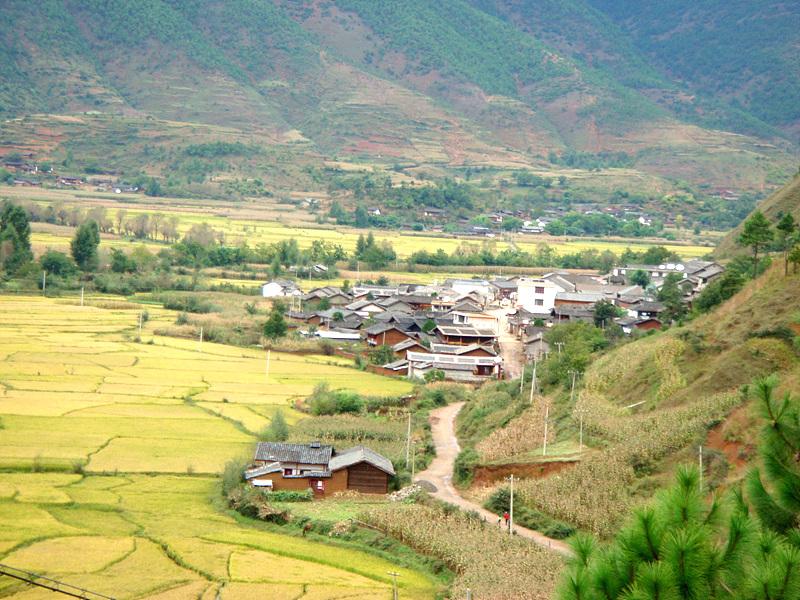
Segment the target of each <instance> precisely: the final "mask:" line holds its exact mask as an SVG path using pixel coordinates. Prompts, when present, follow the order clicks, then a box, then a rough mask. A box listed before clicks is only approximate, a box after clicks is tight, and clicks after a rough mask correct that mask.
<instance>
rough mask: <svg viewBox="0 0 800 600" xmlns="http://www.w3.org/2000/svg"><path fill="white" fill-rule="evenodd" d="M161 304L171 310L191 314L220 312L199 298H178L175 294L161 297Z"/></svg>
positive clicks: (188, 296)
mask: <svg viewBox="0 0 800 600" xmlns="http://www.w3.org/2000/svg"><path fill="white" fill-rule="evenodd" d="M160 301H161V304H163V305H164V308H166V309H169V310H178V311H181V312H191V313H210V312H219V308H217V307H216V306H214V305H213V304H211V302H209V301H208V300H204V299H202V298H198V297H197V296H190V295H187V296H176V295H173V294H163V295H162V296H161V297H160Z"/></svg>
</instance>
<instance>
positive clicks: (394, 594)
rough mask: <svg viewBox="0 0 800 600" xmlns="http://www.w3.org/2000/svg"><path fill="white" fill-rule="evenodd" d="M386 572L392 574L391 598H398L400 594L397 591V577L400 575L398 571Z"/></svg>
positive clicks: (395, 599)
mask: <svg viewBox="0 0 800 600" xmlns="http://www.w3.org/2000/svg"><path fill="white" fill-rule="evenodd" d="M388 573H389V575H391V576H392V600H399V598H400V596H399V595H398V593H397V578H398V577H400V573H397V572H395V571H388Z"/></svg>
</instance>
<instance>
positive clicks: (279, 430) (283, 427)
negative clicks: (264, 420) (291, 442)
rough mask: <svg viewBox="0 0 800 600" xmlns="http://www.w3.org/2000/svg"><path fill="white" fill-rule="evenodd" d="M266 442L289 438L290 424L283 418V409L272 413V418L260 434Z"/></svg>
mask: <svg viewBox="0 0 800 600" xmlns="http://www.w3.org/2000/svg"><path fill="white" fill-rule="evenodd" d="M259 437H260V438H261V440H262V441H265V442H285V441H286V440H288V439H289V426H288V425H287V424H286V419H284V418H283V411H281V410H277V411H275V414H274V415H272V420H271V421H270V422H269V425H267V426H266V427H265V428H264V431H262V432H261V435H260V436H259Z"/></svg>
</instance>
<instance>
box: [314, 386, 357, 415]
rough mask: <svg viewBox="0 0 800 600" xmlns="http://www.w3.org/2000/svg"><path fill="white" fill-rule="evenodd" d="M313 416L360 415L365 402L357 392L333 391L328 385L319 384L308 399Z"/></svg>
mask: <svg viewBox="0 0 800 600" xmlns="http://www.w3.org/2000/svg"><path fill="white" fill-rule="evenodd" d="M308 405H309V407H310V409H311V414H313V415H317V416H318V415H338V414H342V413H359V412H361V411H363V410H364V400H362V398H361V397H360V396H359V395H358V394H356V393H355V392H349V391H346V390H339V391H335V392H333V391H331V390H330V389H329V388H328V384H327V383H324V382H323V383H319V384H317V386H316V387H315V388H314V392H313V393H312V394H311V396H310V397H309V399H308Z"/></svg>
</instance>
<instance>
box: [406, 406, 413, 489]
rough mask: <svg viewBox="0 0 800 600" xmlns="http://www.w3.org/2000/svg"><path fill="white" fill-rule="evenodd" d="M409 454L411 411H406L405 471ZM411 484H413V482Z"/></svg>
mask: <svg viewBox="0 0 800 600" xmlns="http://www.w3.org/2000/svg"><path fill="white" fill-rule="evenodd" d="M410 452H411V410H410V409H409V411H408V431H406V469H407V468H408V463H409V461H410V458H409V454H410ZM411 483H414V482H413V481H412V482H411Z"/></svg>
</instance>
